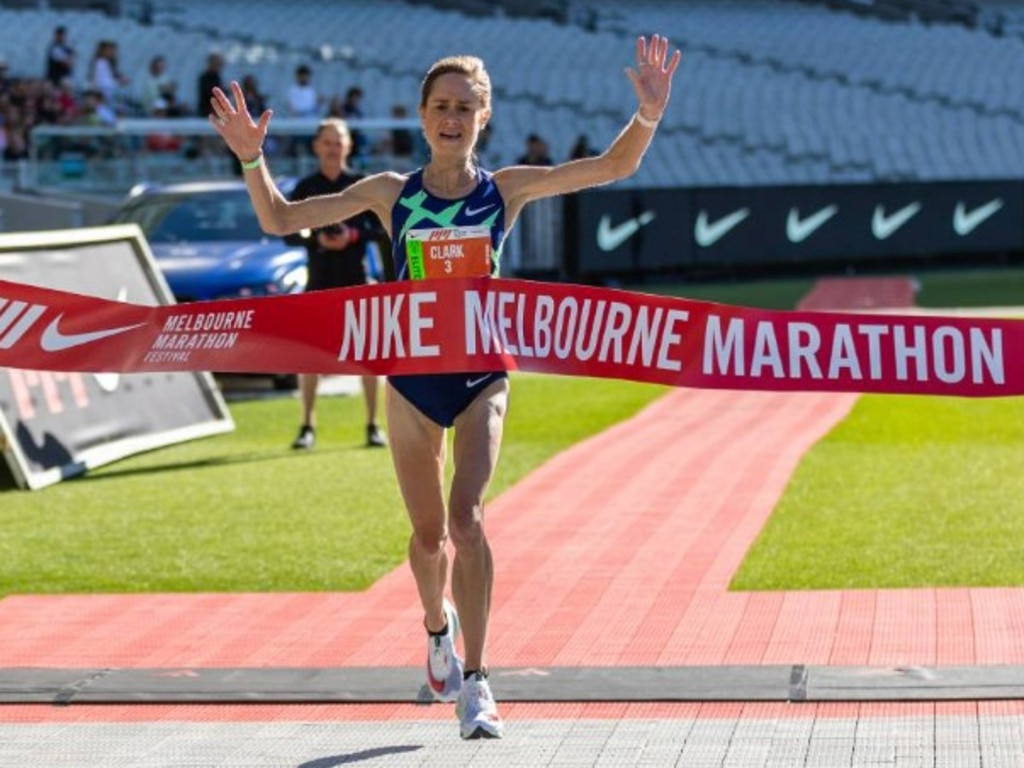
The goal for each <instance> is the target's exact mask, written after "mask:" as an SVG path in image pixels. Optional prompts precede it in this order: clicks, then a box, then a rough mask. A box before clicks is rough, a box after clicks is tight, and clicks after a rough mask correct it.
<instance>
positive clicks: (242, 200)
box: [113, 180, 307, 389]
mask: <svg viewBox="0 0 1024 768" xmlns="http://www.w3.org/2000/svg"><path fill="white" fill-rule="evenodd" d="M279 183H280V184H281V186H282V188H283V191H284V192H285V194H287V193H288V191H289V183H288V182H287V181H285V182H283V183H281V182H279ZM113 223H115V224H125V223H135V224H138V225H139V227H140V228H141V229H142V231H143V233H144V234H145V235H146V240H147V241H148V242H149V245H150V248H151V250H152V251H153V256H154V257H155V259H156V262H157V266H159V268H160V271H161V272H162V273H163V275H164V277H165V279H166V280H167V284H168V285H169V286H170V289H171V292H172V293H173V294H174V297H175V298H176V299H177V301H178V302H189V301H206V300H210V299H233V298H245V297H252V296H274V295H279V294H285V293H298V292H301V291H302V290H304V289H305V287H306V279H307V267H306V262H307V255H306V249H305V248H304V247H302V246H292V245H288V244H286V243H285V242H284V241H283V240H282V239H281V238H279V237H273V236H271V235H267V234H265V233H264V232H263V231H262V229H261V228H260V225H259V222H258V220H257V219H256V212H255V211H254V210H253V207H252V203H251V202H250V200H249V193H248V192H247V191H246V188H245V182H243V181H241V180H227V181H203V182H190V183H183V184H167V185H159V186H157V185H153V186H150V185H140V186H139V187H137V188H135V189H133V190H132V191H131V193H129V195H128V197H127V198H126V199H125V201H124V202H123V204H122V206H121V209H120V210H119V211H118V213H117V214H116V215H115V217H114V219H113ZM273 378H274V385H275V386H276V387H277V388H279V389H288V388H294V386H295V377H294V376H275V377H273Z"/></svg>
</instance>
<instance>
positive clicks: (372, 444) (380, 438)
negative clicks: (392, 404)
mask: <svg viewBox="0 0 1024 768" xmlns="http://www.w3.org/2000/svg"><path fill="white" fill-rule="evenodd" d="M387 444H388V441H387V438H385V437H384V433H383V432H382V431H381V429H380V427H378V426H377V425H376V424H367V425H366V447H367V448H384V447H385V446H386V445H387Z"/></svg>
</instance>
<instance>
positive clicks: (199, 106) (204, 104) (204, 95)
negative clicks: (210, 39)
mask: <svg viewBox="0 0 1024 768" xmlns="http://www.w3.org/2000/svg"><path fill="white" fill-rule="evenodd" d="M223 68H224V59H223V58H222V57H221V55H220V54H219V53H217V52H216V51H214V52H211V53H210V54H209V55H208V56H207V57H206V69H204V70H203V71H202V72H201V73H200V74H199V79H198V81H197V82H196V113H197V114H198V115H200V116H202V117H206V116H207V115H209V114H211V113H212V111H213V110H212V108H211V107H210V98H211V97H212V96H213V90H214V88H223V87H224V83H223V82H222V81H221V70H222V69H223Z"/></svg>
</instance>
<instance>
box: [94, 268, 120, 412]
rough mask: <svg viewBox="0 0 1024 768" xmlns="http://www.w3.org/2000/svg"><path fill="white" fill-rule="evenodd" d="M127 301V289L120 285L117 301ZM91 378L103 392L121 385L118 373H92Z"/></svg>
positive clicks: (114, 389) (113, 389)
mask: <svg viewBox="0 0 1024 768" xmlns="http://www.w3.org/2000/svg"><path fill="white" fill-rule="evenodd" d="M127 299H128V288H127V287H126V286H124V285H122V286H121V288H120V290H118V292H117V301H127ZM92 377H93V379H95V380H96V385H97V386H98V387H99V388H100V389H102V390H103V391H104V392H116V391H117V387H118V385H119V384H120V383H121V374H120V373H94V374H93V375H92Z"/></svg>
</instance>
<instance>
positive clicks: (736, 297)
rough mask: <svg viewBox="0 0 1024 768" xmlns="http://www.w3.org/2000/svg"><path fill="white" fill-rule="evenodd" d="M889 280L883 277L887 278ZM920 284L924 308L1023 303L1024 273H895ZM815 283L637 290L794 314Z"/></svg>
mask: <svg viewBox="0 0 1024 768" xmlns="http://www.w3.org/2000/svg"><path fill="white" fill-rule="evenodd" d="M883 277H884V275H883ZM892 277H896V278H899V277H910V278H912V279H914V280H916V281H917V282H918V283H919V285H920V290H919V291H918V293H917V297H916V299H917V303H918V304H919V305H920V306H922V307H932V308H934V307H1003V306H1019V305H1021V304H1024V269H1022V268H1010V267H1007V268H991V269H971V270H968V269H958V270H927V271H922V270H919V271H915V270H908V271H906V272H900V273H894V274H893V275H892ZM814 282H815V281H814V278H812V277H806V278H779V279H772V280H758V281H734V282H717V283H702V282H694V283H672V284H668V283H666V284H663V285H647V284H645V285H637V286H632V287H631V289H632V290H638V291H642V292H645V293H657V294H664V295H668V296H680V297H685V298H688V299H696V300H698V301H714V302H718V303H719V304H732V305H735V306H740V307H757V308H760V309H793V308H794V307H795V306H796V304H797V302H798V301H799V300H800V299H801V298H802V297H803V296H804V295H805V294H806V293H807V292H808V291H810V290H811V288H812V287H813V286H814Z"/></svg>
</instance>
